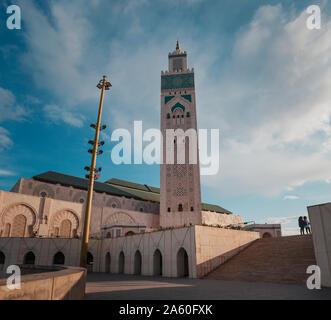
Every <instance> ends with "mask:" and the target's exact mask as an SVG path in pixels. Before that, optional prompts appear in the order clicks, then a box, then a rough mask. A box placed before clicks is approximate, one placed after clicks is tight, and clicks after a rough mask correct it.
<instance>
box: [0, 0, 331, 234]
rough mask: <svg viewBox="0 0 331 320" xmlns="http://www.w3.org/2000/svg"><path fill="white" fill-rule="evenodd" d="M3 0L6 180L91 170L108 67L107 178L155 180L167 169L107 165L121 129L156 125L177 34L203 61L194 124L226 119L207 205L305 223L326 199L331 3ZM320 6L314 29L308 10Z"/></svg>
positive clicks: (1, 138) (329, 192)
mask: <svg viewBox="0 0 331 320" xmlns="http://www.w3.org/2000/svg"><path fill="white" fill-rule="evenodd" d="M10 4H12V2H10V1H2V4H1V5H0V39H1V42H0V63H1V73H0V189H3V190H10V188H11V187H12V186H13V185H14V184H15V182H16V181H17V180H18V178H19V177H31V176H33V175H36V174H38V173H41V172H44V171H48V170H53V171H58V172H63V173H67V174H71V175H76V176H80V177H83V176H84V175H85V172H84V170H83V168H84V166H85V165H88V164H89V162H90V157H89V154H88V153H87V152H86V150H87V149H88V145H87V141H88V140H89V139H90V138H91V137H92V134H93V132H92V130H91V129H90V128H89V124H90V123H91V122H94V121H95V118H96V112H97V107H98V98H99V94H100V92H99V90H97V89H96V87H95V86H96V84H97V82H98V81H99V79H100V78H101V76H102V75H103V74H106V75H108V76H109V77H110V80H111V82H112V84H113V87H112V90H111V93H107V96H106V98H105V105H104V113H103V122H104V123H105V124H107V125H108V128H107V130H106V131H105V134H104V138H105V140H106V145H105V147H104V150H105V153H104V154H103V155H102V156H100V157H99V159H98V165H100V166H102V167H103V172H102V177H101V180H102V181H103V180H107V179H109V178H111V177H116V178H120V179H127V180H133V181H136V182H139V183H147V184H150V185H154V186H158V185H159V168H158V166H156V165H154V166H147V165H122V166H117V165H114V164H112V162H111V159H110V150H111V148H112V146H113V144H112V143H111V142H110V141H109V139H108V137H109V136H110V135H111V132H112V130H114V129H116V128H128V129H130V130H132V127H133V121H134V120H142V121H143V127H144V129H148V128H158V127H159V122H160V119H159V113H160V71H161V70H166V69H167V63H168V62H167V55H168V52H169V51H173V50H174V47H175V43H176V40H177V39H179V40H180V42H181V47H182V49H183V50H186V51H187V52H188V54H189V65H190V67H194V69H195V77H196V95H197V109H198V126H199V127H200V128H219V129H220V132H221V134H220V150H221V155H220V156H221V160H220V161H221V165H220V171H219V173H218V174H217V175H215V176H212V177H209V176H208V177H207V176H205V177H202V198H203V201H204V202H211V203H216V204H219V205H221V206H223V207H225V208H227V209H229V210H231V211H233V212H234V213H235V214H240V215H242V216H243V217H244V218H245V220H246V221H256V222H261V223H264V222H271V223H278V222H281V223H282V224H283V230H284V231H285V232H284V233H286V234H293V233H297V225H296V220H297V217H298V216H299V215H307V210H306V206H307V205H312V204H316V203H322V202H329V201H331V183H330V181H331V161H330V159H331V123H330V116H331V59H330V58H331V50H330V49H331V41H330V39H331V6H330V4H329V2H328V1H314V3H311V1H306V0H298V1H275V0H270V1H267V0H265V1H260V0H235V1H233V0H231V1H230V0H222V1H216V0H213V1H212V0H107V1H106V0H80V1H70V2H69V1H65V0H57V1H50V0H49V1H34V0H24V1H20V0H17V1H15V4H18V5H20V7H21V9H22V29H21V30H8V29H7V28H6V19H7V17H8V15H7V14H6V8H7V6H8V5H10ZM311 4H317V5H319V6H320V8H321V13H322V25H321V29H320V30H309V29H308V28H307V26H306V21H307V19H308V17H309V14H307V12H306V8H307V7H308V6H309V5H311Z"/></svg>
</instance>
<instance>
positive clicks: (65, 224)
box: [60, 219, 71, 238]
mask: <svg viewBox="0 0 331 320" xmlns="http://www.w3.org/2000/svg"><path fill="white" fill-rule="evenodd" d="M70 236H71V221H70V220H69V219H65V220H63V221H62V222H61V224H60V237H61V238H70Z"/></svg>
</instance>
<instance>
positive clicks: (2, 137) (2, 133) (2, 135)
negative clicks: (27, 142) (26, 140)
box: [0, 127, 13, 151]
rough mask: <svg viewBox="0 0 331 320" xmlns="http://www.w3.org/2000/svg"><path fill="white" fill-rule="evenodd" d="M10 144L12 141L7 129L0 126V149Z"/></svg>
mask: <svg viewBox="0 0 331 320" xmlns="http://www.w3.org/2000/svg"><path fill="white" fill-rule="evenodd" d="M12 145H13V141H12V140H11V139H10V138H9V132H8V130H6V129H5V128H2V127H0V151H2V150H3V149H7V148H9V147H11V146H12Z"/></svg>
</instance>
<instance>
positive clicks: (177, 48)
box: [176, 40, 180, 51]
mask: <svg viewBox="0 0 331 320" xmlns="http://www.w3.org/2000/svg"><path fill="white" fill-rule="evenodd" d="M176 51H180V46H179V41H178V40H177V44H176Z"/></svg>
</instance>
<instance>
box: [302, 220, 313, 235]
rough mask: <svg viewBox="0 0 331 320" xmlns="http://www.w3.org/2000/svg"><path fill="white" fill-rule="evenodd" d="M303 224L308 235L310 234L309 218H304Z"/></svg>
mask: <svg viewBox="0 0 331 320" xmlns="http://www.w3.org/2000/svg"><path fill="white" fill-rule="evenodd" d="M303 223H304V226H305V229H306V233H307V234H309V233H311V231H310V222H309V221H308V219H307V217H303Z"/></svg>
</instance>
